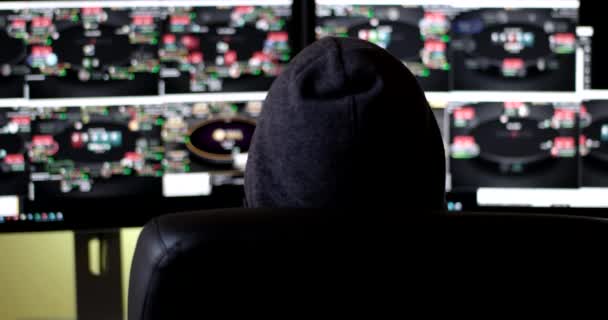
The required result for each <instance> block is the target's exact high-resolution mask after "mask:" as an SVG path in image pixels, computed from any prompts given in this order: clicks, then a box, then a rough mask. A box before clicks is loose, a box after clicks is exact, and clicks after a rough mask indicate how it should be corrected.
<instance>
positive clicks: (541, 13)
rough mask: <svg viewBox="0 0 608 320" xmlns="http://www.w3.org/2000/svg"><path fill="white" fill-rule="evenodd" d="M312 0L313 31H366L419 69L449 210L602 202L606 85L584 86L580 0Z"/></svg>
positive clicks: (585, 38) (363, 34)
mask: <svg viewBox="0 0 608 320" xmlns="http://www.w3.org/2000/svg"><path fill="white" fill-rule="evenodd" d="M315 2H316V14H317V17H316V23H315V28H316V30H315V31H316V36H317V38H322V37H325V36H339V37H356V38H360V39H364V40H368V41H371V42H373V43H375V44H377V45H379V46H381V47H383V48H386V49H387V50H388V51H390V52H391V53H393V54H394V55H395V56H396V57H397V58H399V59H400V60H402V61H403V62H404V64H405V65H407V66H408V67H409V69H410V70H411V71H412V72H413V73H414V74H415V75H416V76H417V78H418V80H419V82H420V84H421V86H422V87H423V88H424V89H425V91H426V94H427V98H428V100H429V103H430V105H431V107H432V108H433V114H434V115H435V118H436V120H437V122H438V124H439V126H440V129H441V131H442V135H443V137H444V145H445V150H446V168H447V177H446V178H447V180H446V185H447V187H448V189H447V191H448V209H449V210H450V211H461V210H483V211H493V210H497V211H505V210H518V211H527V210H530V211H550V212H555V211H560V210H565V211H568V210H570V211H569V212H571V213H572V212H574V211H573V208H576V210H580V209H590V208H606V207H608V201H605V200H604V199H607V198H608V197H606V195H608V188H606V187H607V185H606V181H605V180H606V177H608V175H607V173H606V170H605V169H604V161H605V159H603V158H602V148H603V147H602V146H603V143H604V140H606V139H608V138H606V137H603V136H604V134H603V133H604V132H603V131H604V129H606V130H608V127H607V128H604V124H603V122H602V121H603V120H602V119H603V117H604V114H603V113H602V112H603V111H602V110H604V107H607V110H608V105H606V103H605V101H606V100H608V93H607V92H597V91H591V90H590V89H591V73H592V72H591V70H592V68H591V64H592V62H591V58H592V41H591V38H592V36H593V28H591V27H582V26H580V25H579V8H580V2H579V1H570V0H557V1H546V0H534V1H520V0H510V1H492V0H486V1H475V0H468V1H467V0H465V1H456V0H454V1H451V0H443V1H442V0H438V1H416V0H384V1H366V0H356V1H337V0H316V1H315ZM605 133H607V134H606V136H607V137H608V131H607V132H605ZM604 138H606V139H604ZM607 141H608V140H607ZM577 212H578V211H577Z"/></svg>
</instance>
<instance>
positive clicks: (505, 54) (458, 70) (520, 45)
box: [451, 9, 576, 91]
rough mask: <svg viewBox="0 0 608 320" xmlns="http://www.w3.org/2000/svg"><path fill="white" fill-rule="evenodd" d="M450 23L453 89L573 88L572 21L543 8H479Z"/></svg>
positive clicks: (574, 39) (573, 38)
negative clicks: (556, 16)
mask: <svg viewBox="0 0 608 320" xmlns="http://www.w3.org/2000/svg"><path fill="white" fill-rule="evenodd" d="M452 25H453V28H452V46H451V49H452V50H451V52H452V62H453V68H454V69H453V70H454V71H453V78H452V81H453V88H454V89H455V90H524V91H525V90H547V91H574V86H575V46H576V37H575V34H574V27H575V25H576V24H575V22H574V21H568V20H564V19H556V18H553V17H552V16H551V15H550V11H549V12H547V11H543V10H531V9H530V10H519V11H513V12H512V11H505V10H479V11H473V12H467V13H463V14H461V15H460V16H458V17H457V18H456V19H455V20H454V22H453V24H452Z"/></svg>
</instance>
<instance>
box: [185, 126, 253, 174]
mask: <svg viewBox="0 0 608 320" xmlns="http://www.w3.org/2000/svg"><path fill="white" fill-rule="evenodd" d="M254 131H255V121H254V120H253V119H248V118H243V117H232V118H215V119H210V120H206V121H203V122H201V123H198V124H197V125H195V126H194V127H192V128H191V129H190V132H189V134H188V143H187V144H186V147H187V148H188V150H189V151H190V152H191V154H193V155H195V156H197V157H199V158H200V159H202V160H204V161H207V162H210V163H216V164H232V161H233V155H232V153H233V151H235V150H238V152H239V153H247V152H248V151H249V147H250V145H251V141H252V139H253V133H254Z"/></svg>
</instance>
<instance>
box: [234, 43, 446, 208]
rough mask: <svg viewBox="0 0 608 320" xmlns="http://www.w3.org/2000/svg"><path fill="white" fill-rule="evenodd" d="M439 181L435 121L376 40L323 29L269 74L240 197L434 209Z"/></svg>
mask: <svg viewBox="0 0 608 320" xmlns="http://www.w3.org/2000/svg"><path fill="white" fill-rule="evenodd" d="M444 190H445V158H444V149H443V142H442V140H441V134H440V132H439V128H438V126H437V122H436V121H435V118H434V117H433V114H432V111H431V109H430V107H429V105H428V103H427V101H426V98H425V96H424V93H423V91H422V90H421V88H420V86H419V85H418V82H417V81H416V78H415V77H414V76H413V75H412V73H411V72H410V71H409V70H408V69H407V68H406V67H405V66H404V64H403V63H402V62H401V61H399V60H397V59H396V58H394V57H393V56H392V55H390V54H389V53H388V52H386V51H385V50H383V49H382V48H380V47H377V46H375V45H373V44H371V43H369V42H365V41H361V40H356V39H338V38H325V39H323V40H320V41H318V42H316V43H314V44H313V45H311V46H309V47H308V48H306V49H305V50H304V51H303V52H301V53H300V54H299V55H298V56H297V57H296V58H295V59H294V61H293V62H292V63H291V64H290V66H289V68H288V69H287V70H286V71H285V72H284V73H283V74H282V75H281V76H280V77H279V78H278V79H277V80H276V81H275V82H274V84H273V86H272V88H271V89H270V92H269V95H268V97H267V99H266V101H265V103H264V108H263V110H262V114H261V116H260V119H259V121H258V126H257V129H256V132H255V135H254V138H253V144H252V146H251V148H250V151H249V160H248V163H247V169H246V175H245V192H246V197H247V204H248V206H249V207H253V208H352V207H394V206H397V207H398V208H425V209H436V210H441V209H442V208H443V206H444V198H445V191H444Z"/></svg>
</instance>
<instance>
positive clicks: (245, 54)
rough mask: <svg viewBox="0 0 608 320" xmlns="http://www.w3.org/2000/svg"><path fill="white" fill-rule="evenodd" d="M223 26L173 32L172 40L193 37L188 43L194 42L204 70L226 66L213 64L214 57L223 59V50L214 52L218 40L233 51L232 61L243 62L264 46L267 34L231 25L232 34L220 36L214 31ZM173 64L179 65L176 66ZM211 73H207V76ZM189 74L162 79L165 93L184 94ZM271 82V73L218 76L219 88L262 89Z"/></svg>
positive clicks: (186, 89) (228, 89)
mask: <svg viewBox="0 0 608 320" xmlns="http://www.w3.org/2000/svg"><path fill="white" fill-rule="evenodd" d="M222 28H225V26H220V25H218V26H210V27H209V32H207V33H200V34H177V35H175V36H176V39H177V40H178V41H183V39H186V38H187V39H194V40H192V41H190V42H196V44H197V45H196V47H197V48H196V49H194V50H195V52H199V53H201V54H202V60H203V61H202V62H204V64H205V69H211V68H210V67H214V68H215V69H218V68H222V67H223V68H227V67H226V66H217V65H216V61H217V59H218V58H223V57H224V53H222V52H219V51H218V43H219V42H224V43H227V44H228V46H229V50H230V51H231V52H234V53H235V54H236V59H237V61H236V63H238V64H243V65H246V64H247V63H248V61H249V59H250V58H252V57H253V56H254V54H255V53H256V52H261V51H262V50H263V49H264V44H265V42H266V39H267V36H268V33H267V32H264V31H261V30H258V29H256V28H254V27H251V26H244V27H241V28H235V29H234V30H235V33H234V34H231V35H224V34H221V33H219V32H218V30H220V29H222ZM167 66H168V67H171V66H172V65H171V64H166V65H165V67H167ZM173 67H177V68H179V66H178V65H173ZM209 76H211V75H209ZM189 81H190V74H189V73H187V72H182V73H181V74H180V76H179V77H177V78H166V79H165V88H166V92H167V93H187V92H190V83H189ZM273 81H274V77H271V76H265V75H263V76H255V75H252V74H247V73H243V74H241V75H239V76H238V77H237V78H236V79H235V78H231V77H222V89H221V90H220V91H263V90H267V89H268V88H270V85H271V84H272V82H273Z"/></svg>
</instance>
